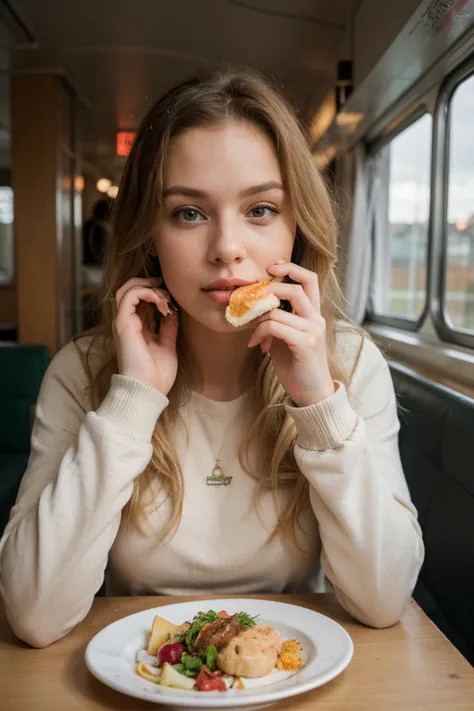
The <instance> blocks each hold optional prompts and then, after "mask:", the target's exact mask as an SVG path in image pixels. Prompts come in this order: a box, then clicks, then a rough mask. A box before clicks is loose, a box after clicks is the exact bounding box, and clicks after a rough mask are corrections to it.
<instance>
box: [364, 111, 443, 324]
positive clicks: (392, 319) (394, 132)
mask: <svg viewBox="0 0 474 711" xmlns="http://www.w3.org/2000/svg"><path fill="white" fill-rule="evenodd" d="M426 114H429V115H430V116H431V142H430V146H431V154H430V166H429V175H430V200H429V212H428V231H427V250H426V251H427V258H426V282H425V303H424V306H423V310H422V312H421V314H420V316H419V317H418V318H417V319H408V318H403V317H402V316H391V315H389V314H378V313H377V312H375V311H374V308H373V303H372V301H371V299H369V304H368V306H367V310H366V315H365V321H366V322H368V323H374V324H375V323H376V324H380V325H383V326H391V327H393V328H399V329H402V330H404V331H410V332H416V331H419V330H420V328H421V327H422V325H423V322H424V321H425V319H426V317H427V315H428V313H429V310H430V282H431V268H430V264H431V259H430V252H431V241H432V235H431V232H432V199H433V166H434V122H435V119H434V114H433V111H432V108H431V106H430V105H429V103H428V102H427V101H425V100H423V101H421V102H419V103H417V105H416V107H415V108H413V109H412V110H411V111H409V112H408V113H404V114H402V116H400V117H399V120H398V121H396V122H395V125H394V124H392V127H391V128H390V130H388V131H387V132H386V133H383V134H382V135H380V136H379V137H377V138H375V139H374V140H373V141H372V142H371V143H370V144H369V146H368V149H367V156H368V158H369V160H371V159H373V158H375V156H376V155H377V153H379V152H380V151H381V150H382V149H383V148H385V146H386V145H388V144H389V143H391V142H392V141H393V140H394V139H395V138H397V136H399V135H400V134H402V133H403V132H404V131H406V130H407V129H408V128H410V126H412V125H413V124H414V123H416V121H419V120H420V119H421V118H423V116H425V115H426ZM370 229H371V239H372V275H374V267H375V255H376V250H377V236H376V234H375V229H374V224H373V223H372V225H371V227H370Z"/></svg>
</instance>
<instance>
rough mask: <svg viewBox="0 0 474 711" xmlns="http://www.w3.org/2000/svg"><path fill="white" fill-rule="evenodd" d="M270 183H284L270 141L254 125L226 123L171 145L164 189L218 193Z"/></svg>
mask: <svg viewBox="0 0 474 711" xmlns="http://www.w3.org/2000/svg"><path fill="white" fill-rule="evenodd" d="M270 180H278V181H280V182H281V181H282V176H281V169H280V165H279V162H278V158H277V155H276V152H275V149H274V146H273V144H272V142H271V140H270V138H269V137H268V136H267V135H266V134H265V133H264V131H262V130H261V129H260V128H258V127H257V126H254V125H252V124H249V123H225V124H218V125H213V126H201V127H198V128H192V129H188V130H187V131H185V132H184V133H182V134H180V135H179V136H178V137H177V138H176V139H175V140H174V141H173V142H172V143H171V145H170V148H169V152H168V159H167V162H166V166H165V186H164V187H165V188H169V187H170V186H172V185H176V184H179V185H186V186H189V187H195V188H199V189H201V190H207V191H209V192H218V191H219V190H220V189H222V188H223V187H231V186H235V187H236V189H238V190H241V189H242V188H244V187H248V186H249V185H255V184H259V183H264V182H267V181H270Z"/></svg>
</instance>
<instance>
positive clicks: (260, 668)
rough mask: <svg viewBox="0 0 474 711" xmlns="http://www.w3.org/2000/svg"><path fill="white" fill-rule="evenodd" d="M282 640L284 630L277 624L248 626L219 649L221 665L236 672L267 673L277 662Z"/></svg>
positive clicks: (241, 674)
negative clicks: (271, 625)
mask: <svg viewBox="0 0 474 711" xmlns="http://www.w3.org/2000/svg"><path fill="white" fill-rule="evenodd" d="M280 643H281V642H280V633H279V632H277V631H276V630H274V629H273V627H262V626H261V625H253V627H247V628H246V629H244V630H243V631H242V632H240V634H238V635H236V636H235V637H232V638H231V639H230V640H229V641H228V643H227V645H226V646H225V647H224V649H222V650H221V651H220V652H219V654H218V655H217V667H218V668H219V669H221V670H222V671H223V672H225V673H226V674H233V675H234V676H245V677H249V678H250V677H252V678H255V677H259V676H265V675H266V674H270V672H271V671H272V669H273V668H274V666H275V664H276V663H277V659H278V652H279V650H280Z"/></svg>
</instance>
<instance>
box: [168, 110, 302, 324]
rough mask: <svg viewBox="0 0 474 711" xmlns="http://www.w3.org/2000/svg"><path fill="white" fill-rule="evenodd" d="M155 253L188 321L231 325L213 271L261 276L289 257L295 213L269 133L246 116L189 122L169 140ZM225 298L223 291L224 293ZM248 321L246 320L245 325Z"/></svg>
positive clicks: (247, 278) (245, 278)
mask: <svg viewBox="0 0 474 711" xmlns="http://www.w3.org/2000/svg"><path fill="white" fill-rule="evenodd" d="M163 201H164V203H163V219H162V221H161V224H160V225H159V229H158V232H157V235H156V239H155V246H156V253H157V256H158V259H159V262H160V266H161V270H162V274H163V278H164V280H165V282H166V286H167V288H168V290H169V292H170V294H171V295H172V296H173V297H174V299H175V300H176V301H177V303H178V304H179V305H180V307H181V308H182V309H183V310H184V311H185V312H186V313H187V314H188V315H189V316H190V317H191V318H192V319H194V320H195V321H197V322H199V323H201V324H202V325H204V326H206V327H207V328H210V329H212V330H214V331H219V332H226V331H227V332H231V331H234V330H235V329H234V327H233V326H231V325H230V324H229V323H228V322H227V321H226V320H225V317H224V314H225V309H226V305H227V304H226V303H225V299H226V296H225V295H222V293H221V294H220V296H219V294H217V293H216V292H215V291H212V290H211V291H209V286H211V285H212V284H213V282H215V281H216V280H219V279H240V280H242V281H244V282H246V283H251V282H255V281H263V280H265V279H268V278H269V276H268V274H267V268H268V267H270V266H271V265H273V264H275V263H276V262H277V261H278V260H279V259H284V260H285V261H289V260H290V257H291V252H292V249H293V242H294V238H295V232H296V221H295V218H294V216H293V213H292V211H291V209H290V206H289V201H288V197H287V195H286V193H285V190H284V188H283V180H282V175H281V170H280V165H279V163H278V159H277V156H276V153H275V150H274V148H273V145H272V143H271V141H270V139H269V138H268V137H267V136H266V135H265V133H264V132H263V131H261V130H260V129H259V128H257V127H255V126H254V125H252V124H250V123H225V124H219V125H215V126H207V127H200V128H193V129H190V130H188V131H186V132H185V133H183V134H181V135H179V136H178V138H177V139H176V140H175V141H174V142H173V143H172V144H171V145H170V149H169V155H168V161H167V165H166V168H165V176H164V196H163ZM227 300H228V297H227ZM247 328H252V326H251V325H248V326H247Z"/></svg>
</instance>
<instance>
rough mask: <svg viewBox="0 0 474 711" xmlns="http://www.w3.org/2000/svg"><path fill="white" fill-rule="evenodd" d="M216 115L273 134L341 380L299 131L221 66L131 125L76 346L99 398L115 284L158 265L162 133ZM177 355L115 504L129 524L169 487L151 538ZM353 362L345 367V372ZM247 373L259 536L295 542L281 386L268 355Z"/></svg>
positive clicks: (313, 174)
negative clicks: (92, 324)
mask: <svg viewBox="0 0 474 711" xmlns="http://www.w3.org/2000/svg"><path fill="white" fill-rule="evenodd" d="M223 122H249V123H251V124H253V125H255V126H257V127H259V128H260V129H261V130H263V131H264V132H265V133H266V134H267V135H268V136H269V137H270V139H271V141H272V144H273V146H274V148H275V151H276V154H277V156H278V160H279V163H280V166H281V171H282V176H283V180H284V184H285V187H286V190H287V192H288V196H289V201H290V205H291V208H292V210H293V212H294V215H295V218H296V223H297V231H296V236H295V243H294V249H293V255H292V260H293V261H294V262H297V263H299V264H300V265H301V266H303V267H306V268H307V269H310V270H313V271H316V272H317V273H318V276H319V285H320V291H321V311H322V315H323V317H324V319H325V321H326V334H327V353H328V359H329V365H330V371H331V374H332V377H333V378H334V379H335V380H339V381H342V382H343V383H345V384H346V385H348V384H349V382H350V379H351V375H352V374H351V373H347V372H345V371H344V370H343V368H342V366H341V363H340V362H339V361H338V358H337V356H336V352H335V349H336V332H337V329H338V327H339V324H340V323H341V321H343V322H345V323H346V324H347V323H348V320H347V318H346V317H344V315H343V312H342V310H341V306H340V304H341V296H340V292H339V288H338V284H337V280H336V276H335V262H336V221H335V217H334V212H333V208H332V203H331V199H330V197H329V195H328V191H327V189H326V187H325V184H324V181H323V179H322V177H321V175H320V173H319V171H318V169H317V167H316V164H315V160H314V157H313V155H312V154H311V150H310V145H309V141H308V138H307V136H306V133H305V130H304V128H303V126H302V125H301V124H300V122H299V121H298V119H297V117H296V114H295V112H294V110H293V109H292V107H291V105H290V103H289V101H288V100H287V99H286V98H285V97H284V95H283V94H282V93H281V92H280V90H279V89H278V88H277V87H276V86H275V85H273V84H272V83H270V81H268V80H267V79H265V78H264V77H262V76H261V75H260V74H258V73H257V72H255V71H253V70H250V69H247V68H232V67H225V68H224V69H220V70H217V71H212V72H210V73H207V74H206V75H200V76H198V77H196V78H194V79H191V80H188V81H186V82H184V83H182V84H180V85H178V86H175V87H174V88H172V89H171V90H169V91H168V92H167V93H166V94H165V95H164V96H163V97H162V98H160V99H159V100H158V101H157V102H156V103H155V104H154V106H152V107H151V108H150V110H149V111H148V113H147V115H146V116H145V118H144V119H143V121H142V122H141V125H140V127H139V129H138V132H137V136H136V138H135V141H134V143H133V146H132V149H131V152H130V155H129V157H128V160H127V163H126V166H125V170H124V173H123V177H122V180H121V185H120V190H119V193H118V197H117V199H116V202H115V205H114V209H113V214H112V220H111V232H110V237H109V240H108V247H107V255H106V264H105V273H104V279H103V285H102V299H101V318H100V325H99V326H98V327H97V328H96V329H95V335H94V339H93V341H92V343H91V345H90V346H89V349H88V351H87V354H86V367H87V370H88V373H89V378H90V384H91V390H92V395H93V403H94V404H95V405H96V406H97V405H98V404H99V403H100V402H101V400H102V399H103V398H104V397H105V394H106V393H107V390H108V389H109V387H110V380H111V377H112V375H113V374H114V373H116V372H117V360H116V355H115V352H114V347H113V336H112V324H113V319H114V315H115V313H114V308H115V294H116V292H117V290H118V289H119V288H120V287H121V286H122V285H123V284H124V283H125V282H126V281H127V280H128V279H130V278H132V277H136V276H156V275H157V274H158V273H159V265H158V264H156V258H153V256H151V255H152V254H153V244H154V238H155V231H156V225H157V224H158V223H159V220H160V216H161V211H162V195H163V176H164V167H165V164H166V159H167V154H168V150H169V146H170V142H171V141H172V140H174V139H176V137H177V136H178V135H179V134H180V133H182V132H183V131H186V130H188V129H191V128H193V127H198V126H206V125H210V124H218V123H223ZM142 317H143V318H150V319H151V318H152V315H151V312H150V311H149V310H147V309H145V310H144V312H143V316H142ZM153 318H157V319H158V322H157V323H158V325H159V320H160V317H159V315H158V316H156V314H154V315H153ZM353 328H354V329H357V327H355V326H354V327H353ZM357 330H358V329H357ZM97 340H100V346H99V347H100V351H101V353H102V354H103V360H102V363H101V366H100V367H99V368H93V367H92V364H91V358H90V356H91V353H92V350H95V347H94V344H96V342H97ZM256 350H257V349H256ZM178 361H179V368H178V377H177V378H176V382H175V384H174V386H173V388H172V390H171V391H170V393H169V395H168V397H169V406H168V407H167V408H166V409H165V410H164V412H163V413H162V415H161V416H160V418H159V420H158V422H157V424H156V427H155V430H154V433H153V438H152V445H153V455H152V457H151V460H150V463H149V465H148V466H147V468H146V469H145V471H144V472H143V473H142V474H141V475H140V476H139V477H137V479H136V480H135V483H134V492H133V495H132V498H131V501H130V502H129V504H128V505H127V509H126V512H125V513H126V517H125V520H126V522H127V523H129V524H130V523H133V524H136V525H138V524H139V522H140V521H142V520H143V518H146V514H145V512H146V510H147V508H148V506H149V505H150V504H151V503H153V501H154V496H155V494H156V489H157V486H158V488H159V490H160V491H161V492H162V494H163V493H164V494H165V496H166V497H169V499H170V501H171V511H172V515H171V518H170V520H169V522H168V524H167V525H166V527H165V530H164V531H163V533H162V536H161V539H160V540H161V542H163V541H164V540H166V539H168V540H169V537H170V536H171V535H173V533H174V532H175V531H176V529H177V527H178V525H179V522H180V519H181V514H182V505H183V493H184V492H183V490H184V484H183V474H182V471H181V467H180V463H179V458H178V455H177V453H176V451H175V450H174V448H173V444H172V437H171V433H172V430H173V428H174V426H175V423H176V422H177V419H178V418H179V416H180V415H179V411H180V408H181V407H183V406H184V405H185V401H186V387H185V380H186V363H185V360H184V358H183V354H182V349H180V340H179V338H178ZM354 369H355V366H354V368H353V369H352V372H353V370H354ZM255 375H256V388H255V390H254V393H255V395H254V398H253V417H251V418H250V425H249V427H248V430H247V431H246V432H245V434H244V437H243V440H242V443H241V447H240V451H239V458H240V461H241V463H242V466H243V467H244V468H245V469H246V471H247V472H248V473H249V474H251V475H252V476H254V477H255V480H256V487H255V505H256V507H257V512H258V511H259V507H258V502H259V498H260V493H261V492H262V491H263V490H271V491H272V492H273V495H274V498H275V506H276V511H277V524H276V526H275V528H274V530H273V532H271V534H270V536H269V539H268V540H269V541H270V540H272V539H273V538H275V536H278V535H280V534H281V535H284V536H285V537H287V538H288V539H289V540H290V541H291V542H293V543H294V544H295V545H296V547H297V548H298V549H299V550H300V551H301V550H302V548H301V545H299V543H298V539H299V537H298V530H299V529H300V528H301V523H300V521H301V513H302V511H303V509H304V508H305V507H306V506H308V502H309V495H308V483H307V481H306V479H305V477H304V476H303V475H302V473H301V472H300V470H299V469H298V466H297V464H296V461H295V458H294V455H293V449H294V444H295V440H296V430H295V425H294V423H293V420H292V418H291V417H290V416H289V415H287V414H286V413H285V410H284V408H283V405H282V404H283V401H284V399H285V397H286V393H285V391H284V390H283V388H282V386H281V385H280V383H279V381H278V378H277V376H276V374H275V372H274V369H273V366H272V362H271V359H270V358H269V356H268V355H265V356H264V355H263V354H262V355H260V354H259V356H258V357H257V359H256V362H255ZM251 452H253V453H254V454H253V457H251V456H250V453H251ZM251 459H253V467H252V466H251V464H250V461H251ZM282 494H284V495H283V496H282Z"/></svg>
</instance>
